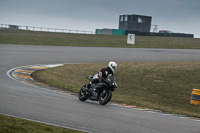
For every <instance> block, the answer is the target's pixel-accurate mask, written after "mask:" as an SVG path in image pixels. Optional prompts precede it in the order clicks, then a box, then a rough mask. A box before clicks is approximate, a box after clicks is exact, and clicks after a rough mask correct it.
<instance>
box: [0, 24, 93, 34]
mask: <svg viewBox="0 0 200 133" xmlns="http://www.w3.org/2000/svg"><path fill="white" fill-rule="evenodd" d="M0 29H15V30H30V31H43V32H58V33H76V34H95V32H93V31H83V30H71V29H58V28H47V27H35V26H23V25H11V24H0Z"/></svg>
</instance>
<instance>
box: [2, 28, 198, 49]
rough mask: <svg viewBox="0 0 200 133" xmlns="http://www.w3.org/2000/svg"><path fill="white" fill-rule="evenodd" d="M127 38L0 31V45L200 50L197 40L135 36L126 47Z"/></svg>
mask: <svg viewBox="0 0 200 133" xmlns="http://www.w3.org/2000/svg"><path fill="white" fill-rule="evenodd" d="M126 42H127V36H116V35H115V36H114V35H113V36H112V35H88V34H69V33H52V32H38V31H25V30H9V29H0V44H26V45H49V46H81V47H120V48H170V49H171V48H172V49H200V39H199V38H180V37H179V38H176V37H151V36H136V44H135V45H128V44H127V43H126Z"/></svg>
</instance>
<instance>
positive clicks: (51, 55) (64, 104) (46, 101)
mask: <svg viewBox="0 0 200 133" xmlns="http://www.w3.org/2000/svg"><path fill="white" fill-rule="evenodd" d="M110 60H113V61H116V62H129V61H130V62H152V61H200V50H182V49H180V50H176V49H174V50H170V49H141V48H139V49H138V48H137V49H131V48H130V49H127V48H92V47H89V48H88V47H63V46H58V47H55V46H31V45H4V44H0V114H5V115H10V116H15V117H18V118H24V119H28V120H32V121H38V122H42V123H47V124H51V125H57V126H61V127H66V128H71V129H76V130H80V131H86V132H94V133H180V132H181V133H199V132H200V126H199V125H200V120H197V119H191V118H187V117H183V116H177V115H173V114H165V113H159V112H156V111H151V110H140V109H133V108H128V107H120V106H117V105H113V104H107V105H105V106H102V105H99V104H98V102H92V101H86V102H81V101H79V100H78V98H77V97H76V96H71V95H65V94H61V93H57V92H53V91H50V90H47V89H45V88H42V87H34V86H29V85H26V84H22V83H20V82H16V81H15V80H13V79H11V78H9V77H8V75H7V71H9V70H10V69H13V68H16V67H19V66H26V65H34V64H60V63H88V62H108V61H110ZM118 69H120V66H119V67H118ZM74 80H76V79H74ZM113 95H114V94H113Z"/></svg>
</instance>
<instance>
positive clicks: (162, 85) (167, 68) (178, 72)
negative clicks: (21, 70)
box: [32, 62, 200, 117]
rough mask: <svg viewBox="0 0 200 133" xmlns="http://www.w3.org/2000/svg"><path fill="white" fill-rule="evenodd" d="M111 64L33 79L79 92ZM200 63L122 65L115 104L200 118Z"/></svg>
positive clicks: (60, 70)
mask: <svg viewBox="0 0 200 133" xmlns="http://www.w3.org/2000/svg"><path fill="white" fill-rule="evenodd" d="M106 65H107V63H92V64H67V65H64V66H60V67H56V68H51V69H46V70H42V71H37V72H35V73H33V74H32V75H33V77H34V78H35V79H36V80H38V81H41V82H44V83H46V84H49V85H51V86H55V87H58V88H61V89H64V90H69V91H72V92H78V91H79V89H80V88H81V87H82V86H83V85H84V84H86V83H88V82H89V81H88V79H87V77H88V74H95V73H96V72H97V71H98V70H99V69H100V68H101V67H103V66H106ZM199 66H200V62H154V63H123V62H122V63H118V69H117V71H116V74H115V77H116V82H117V83H118V86H119V87H118V88H117V89H116V91H115V92H114V93H113V98H112V100H113V101H116V102H119V103H125V104H128V105H136V106H139V107H147V108H151V109H156V110H161V111H164V112H169V113H175V114H181V115H187V116H193V117H200V106H195V105H191V104H190V96H191V92H192V89H193V88H198V87H200V78H199V75H200V67H199Z"/></svg>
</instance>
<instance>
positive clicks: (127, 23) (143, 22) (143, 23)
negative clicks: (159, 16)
mask: <svg viewBox="0 0 200 133" xmlns="http://www.w3.org/2000/svg"><path fill="white" fill-rule="evenodd" d="M151 19H152V17H151V16H143V15H135V14H132V15H120V16H119V29H124V30H132V31H139V32H150V30H151Z"/></svg>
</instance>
